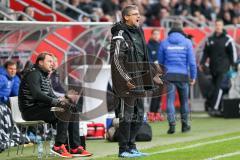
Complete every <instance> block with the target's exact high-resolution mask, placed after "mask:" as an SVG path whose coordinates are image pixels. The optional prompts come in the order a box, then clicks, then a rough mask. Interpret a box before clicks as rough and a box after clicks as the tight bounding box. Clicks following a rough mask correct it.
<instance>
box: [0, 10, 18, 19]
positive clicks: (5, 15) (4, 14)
mask: <svg viewBox="0 0 240 160" xmlns="http://www.w3.org/2000/svg"><path fill="white" fill-rule="evenodd" d="M0 15H2V16H3V20H11V21H14V20H15V19H14V18H13V17H11V16H9V14H8V13H5V12H3V11H2V10H0Z"/></svg>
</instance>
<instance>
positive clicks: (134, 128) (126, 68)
mask: <svg viewBox="0 0 240 160" xmlns="http://www.w3.org/2000/svg"><path fill="white" fill-rule="evenodd" d="M140 18H141V17H140V13H139V10H138V8H137V6H135V5H129V6H127V7H125V8H124V9H123V10H122V21H121V22H118V23H116V24H115V25H114V26H113V27H112V29H111V32H112V35H113V37H112V41H111V50H110V52H111V74H112V83H113V91H114V92H115V94H116V96H118V97H119V98H120V99H121V101H120V103H121V109H120V110H121V111H120V115H119V117H120V123H119V157H126V158H130V157H139V156H143V155H145V154H144V153H141V152H139V151H138V150H137V148H136V144H135V137H136V134H137V132H138V130H139V128H140V127H141V125H142V121H143V114H144V110H143V105H138V104H139V103H138V101H139V100H140V99H139V98H138V96H137V95H139V94H144V90H145V89H146V87H144V85H145V84H147V85H148V86H153V82H152V81H153V79H152V77H151V74H150V75H149V76H145V77H143V75H144V73H145V71H146V72H149V71H150V64H149V60H148V55H147V47H146V42H145V39H144V35H143V31H142V30H141V28H140V27H139V25H140ZM144 62H145V63H144ZM156 80H160V78H159V77H157V78H156ZM135 94H136V95H135ZM136 104H137V105H136Z"/></svg>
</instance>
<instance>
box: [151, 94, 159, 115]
mask: <svg viewBox="0 0 240 160" xmlns="http://www.w3.org/2000/svg"><path fill="white" fill-rule="evenodd" d="M159 107H160V97H153V98H152V100H151V105H150V112H154V113H157V112H158V109H159Z"/></svg>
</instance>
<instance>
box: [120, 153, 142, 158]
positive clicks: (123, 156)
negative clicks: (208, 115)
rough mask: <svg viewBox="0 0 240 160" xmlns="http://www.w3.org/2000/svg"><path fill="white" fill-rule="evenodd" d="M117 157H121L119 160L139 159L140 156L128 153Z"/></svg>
mask: <svg viewBox="0 0 240 160" xmlns="http://www.w3.org/2000/svg"><path fill="white" fill-rule="evenodd" d="M118 157H121V158H136V157H140V155H139V154H134V153H130V152H122V153H120V154H119V155H118Z"/></svg>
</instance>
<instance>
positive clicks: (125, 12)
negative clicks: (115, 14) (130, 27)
mask: <svg viewBox="0 0 240 160" xmlns="http://www.w3.org/2000/svg"><path fill="white" fill-rule="evenodd" d="M132 10H138V7H137V6H136V5H128V6H126V7H125V8H123V10H122V19H123V21H124V22H125V19H124V16H128V15H129V12H130V11H132Z"/></svg>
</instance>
